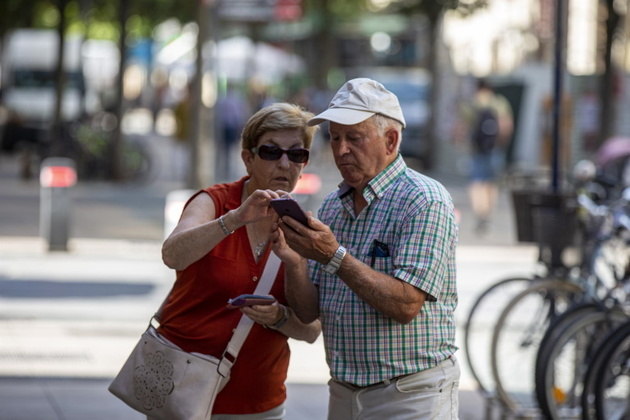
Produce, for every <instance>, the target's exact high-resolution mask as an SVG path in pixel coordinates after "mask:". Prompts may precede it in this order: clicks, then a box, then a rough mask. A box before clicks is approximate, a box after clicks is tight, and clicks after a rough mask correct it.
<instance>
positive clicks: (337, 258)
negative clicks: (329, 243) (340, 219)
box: [324, 245, 346, 274]
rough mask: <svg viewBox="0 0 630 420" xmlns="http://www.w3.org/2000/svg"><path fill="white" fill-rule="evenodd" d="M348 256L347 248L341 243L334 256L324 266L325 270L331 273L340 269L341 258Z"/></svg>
mask: <svg viewBox="0 0 630 420" xmlns="http://www.w3.org/2000/svg"><path fill="white" fill-rule="evenodd" d="M345 256H346V248H344V247H342V246H341V245H339V248H337V250H336V251H335V254H334V255H333V257H332V258H331V259H330V261H328V264H326V265H325V266H324V271H325V272H327V273H329V274H335V273H336V272H337V271H339V267H340V266H341V260H343V257H345Z"/></svg>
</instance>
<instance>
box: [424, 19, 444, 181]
mask: <svg viewBox="0 0 630 420" xmlns="http://www.w3.org/2000/svg"><path fill="white" fill-rule="evenodd" d="M427 17H428V20H429V41H428V43H427V44H428V53H427V63H426V67H427V69H428V70H429V73H430V76H431V89H430V90H429V109H430V112H429V118H428V120H427V133H426V139H425V140H426V142H427V147H426V154H425V156H426V158H425V159H424V162H423V165H424V169H431V168H432V166H433V162H435V149H436V148H435V143H436V141H437V137H438V123H437V122H438V115H439V98H440V93H441V90H442V89H441V79H440V62H439V56H438V41H439V39H440V37H439V31H440V19H441V15H434V16H427Z"/></svg>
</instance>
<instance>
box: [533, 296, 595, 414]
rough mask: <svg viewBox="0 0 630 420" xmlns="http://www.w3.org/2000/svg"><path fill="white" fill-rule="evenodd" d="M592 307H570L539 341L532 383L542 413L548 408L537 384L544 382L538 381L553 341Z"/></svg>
mask: <svg viewBox="0 0 630 420" xmlns="http://www.w3.org/2000/svg"><path fill="white" fill-rule="evenodd" d="M594 307H596V304H595V303H578V304H576V305H574V306H572V307H571V308H569V309H568V310H567V311H565V312H564V313H562V314H560V315H559V316H558V317H556V319H555V320H553V322H551V323H550V325H549V327H548V328H547V330H546V331H545V334H544V335H543V338H542V339H541V341H540V344H539V346H538V351H537V352H536V361H535V365H534V366H535V367H534V373H535V375H534V382H535V387H536V400H537V401H538V405H539V407H540V409H541V411H542V412H545V409H546V407H548V403H547V401H546V395H539V392H540V390H541V387H540V386H539V385H538V384H539V383H541V382H544V381H543V380H542V379H540V380H539V378H540V377H541V376H542V375H544V372H545V367H546V366H547V364H548V361H549V355H550V353H551V349H552V348H553V346H554V345H555V341H556V340H557V339H558V337H559V336H560V335H561V334H562V332H563V331H565V330H566V328H567V327H568V326H570V325H571V324H572V323H573V322H574V321H575V320H576V319H579V318H580V317H581V316H583V315H584V314H585V313H590V312H591V310H592V308H594Z"/></svg>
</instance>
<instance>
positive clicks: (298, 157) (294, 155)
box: [287, 149, 308, 163]
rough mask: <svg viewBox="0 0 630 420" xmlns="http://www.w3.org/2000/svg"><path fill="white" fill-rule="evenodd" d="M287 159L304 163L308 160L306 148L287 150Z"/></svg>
mask: <svg viewBox="0 0 630 420" xmlns="http://www.w3.org/2000/svg"><path fill="white" fill-rule="evenodd" d="M287 156H288V157H289V160H290V161H292V162H295V163H304V162H306V161H307V160H308V149H290V150H287Z"/></svg>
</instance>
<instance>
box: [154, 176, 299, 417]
mask: <svg viewBox="0 0 630 420" xmlns="http://www.w3.org/2000/svg"><path fill="white" fill-rule="evenodd" d="M246 179H247V177H245V178H243V179H241V180H239V181H237V182H235V183H230V184H219V185H215V186H212V187H210V188H207V189H205V190H201V191H199V192H198V193H197V194H209V195H210V197H212V200H213V201H214V205H215V208H216V215H217V217H218V216H220V215H222V214H225V213H227V212H228V211H229V210H232V209H235V208H237V207H238V206H240V204H241V194H242V192H243V188H244V184H245V181H246ZM195 196H196V194H195ZM191 200H192V198H191ZM189 202H190V200H189ZM187 204H188V203H187ZM270 252H271V251H270V249H267V252H266V254H265V255H264V256H263V258H261V259H260V260H259V262H258V263H256V261H255V260H254V256H253V255H252V251H251V247H250V245H249V240H248V238H247V231H246V229H245V227H241V228H240V229H238V230H236V231H235V232H234V233H233V234H232V235H230V236H227V237H226V238H225V239H223V240H222V241H221V242H219V244H218V245H217V246H215V247H214V249H212V251H210V252H209V253H208V254H207V255H205V256H204V257H203V258H201V259H200V260H198V261H196V262H195V263H193V264H191V265H190V266H188V267H187V268H186V269H184V270H182V271H177V278H176V280H175V285H174V286H173V290H172V292H171V293H170V295H169V297H168V299H167V302H166V304H165V305H164V307H163V308H162V313H161V316H160V322H161V325H160V328H159V330H158V331H159V333H160V334H162V335H164V336H165V337H166V338H167V339H169V340H171V341H172V342H173V343H175V344H177V345H178V346H179V347H181V348H182V349H184V350H186V351H189V352H199V353H203V354H210V355H212V356H215V357H218V358H220V357H221V354H222V353H223V351H224V350H225V348H226V346H227V343H228V341H229V340H230V337H231V336H232V331H233V329H235V328H236V326H237V324H238V321H239V319H240V317H241V315H242V314H241V312H240V311H239V310H238V309H227V308H226V303H227V301H228V299H230V298H232V297H235V296H238V295H240V294H243V293H254V290H255V289H256V286H257V285H258V279H260V277H261V276H262V272H263V269H264V267H265V264H266V262H267V258H268V257H269V253H270ZM270 294H271V295H273V296H274V297H275V298H276V299H277V300H278V301H279V302H280V303H283V304H286V299H285V296H284V269H283V267H282V266H281V267H280V270H278V275H277V277H276V280H275V282H274V285H273V286H272V288H271V291H270ZM288 366H289V346H288V343H287V337H286V336H285V335H283V334H281V333H279V332H277V331H274V330H272V329H266V328H264V327H262V326H261V325H260V324H254V326H253V327H252V329H251V330H250V332H249V335H248V336H247V339H246V340H245V343H244V344H243V347H242V348H241V351H240V353H239V355H238V359H237V360H236V363H235V364H234V366H233V367H232V372H231V379H230V381H229V382H228V384H227V385H226V386H225V388H224V389H223V390H222V391H221V392H220V393H219V395H218V396H217V399H216V402H215V404H214V408H213V410H212V412H213V414H253V413H260V412H263V411H267V410H270V409H272V408H274V407H277V406H278V405H280V404H281V403H282V402H283V401H284V400H285V399H286V388H285V385H284V382H285V380H286V377H287V369H288Z"/></svg>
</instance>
